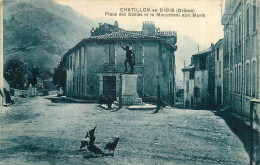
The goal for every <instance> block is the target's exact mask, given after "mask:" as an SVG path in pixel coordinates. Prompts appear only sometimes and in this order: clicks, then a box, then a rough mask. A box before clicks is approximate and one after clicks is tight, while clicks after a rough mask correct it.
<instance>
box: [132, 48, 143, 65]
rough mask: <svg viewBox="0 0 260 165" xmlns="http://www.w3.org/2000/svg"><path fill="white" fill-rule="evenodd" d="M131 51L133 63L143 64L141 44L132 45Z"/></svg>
mask: <svg viewBox="0 0 260 165" xmlns="http://www.w3.org/2000/svg"><path fill="white" fill-rule="evenodd" d="M133 52H134V53H135V64H136V65H143V57H144V47H143V46H141V45H137V46H134V47H133Z"/></svg>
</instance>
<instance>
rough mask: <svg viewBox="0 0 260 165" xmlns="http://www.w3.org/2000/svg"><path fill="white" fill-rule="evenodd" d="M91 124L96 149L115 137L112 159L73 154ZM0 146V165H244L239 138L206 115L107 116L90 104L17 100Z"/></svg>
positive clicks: (1, 122) (2, 127)
mask: <svg viewBox="0 0 260 165" xmlns="http://www.w3.org/2000/svg"><path fill="white" fill-rule="evenodd" d="M96 125H97V129H96V133H95V135H96V145H97V146H99V147H100V148H103V147H104V146H105V145H106V143H107V142H108V141H111V138H112V137H114V136H119V137H120V140H119V143H118V147H117V149H116V151H115V155H114V157H112V156H105V157H98V158H92V157H88V155H90V153H89V152H88V151H78V149H79V146H80V140H81V139H82V137H84V136H85V134H86V132H87V131H88V130H89V129H91V128H93V127H94V126H96ZM0 147H1V148H0V162H2V163H3V164H11V165H12V164H149V165H152V164H177V165H180V164H188V165H196V164H205V165H210V164H227V165H239V164H241V165H245V164H249V163H248V162H249V156H248V154H247V153H246V151H245V149H244V147H243V144H242V143H241V141H240V140H239V138H238V137H237V136H236V135H234V134H233V133H232V131H231V130H230V129H229V127H228V126H227V125H226V123H225V122H224V120H223V119H222V118H220V117H218V116H215V115H214V114H213V113H211V112H209V111H195V110H194V111H192V110H178V109H164V110H163V111H162V112H160V113H158V114H151V111H130V110H126V109H121V110H119V111H117V112H110V111H107V110H104V109H102V108H101V107H98V106H97V105H96V104H61V103H51V102H50V101H49V100H46V99H44V98H43V97H35V98H32V99H31V100H28V99H23V100H19V101H18V102H17V103H16V104H15V105H13V108H11V109H9V110H8V111H5V112H4V113H2V114H0ZM84 156H87V157H84Z"/></svg>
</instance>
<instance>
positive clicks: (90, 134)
mask: <svg viewBox="0 0 260 165" xmlns="http://www.w3.org/2000/svg"><path fill="white" fill-rule="evenodd" d="M96 128H97V126H96V127H95V128H93V129H91V130H89V131H88V133H89V136H90V137H92V136H94V133H95V130H96Z"/></svg>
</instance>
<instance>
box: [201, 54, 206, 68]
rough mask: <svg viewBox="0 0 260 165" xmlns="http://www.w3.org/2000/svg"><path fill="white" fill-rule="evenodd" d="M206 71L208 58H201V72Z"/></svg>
mask: <svg viewBox="0 0 260 165" xmlns="http://www.w3.org/2000/svg"><path fill="white" fill-rule="evenodd" d="M205 69H206V56H201V57H200V70H205Z"/></svg>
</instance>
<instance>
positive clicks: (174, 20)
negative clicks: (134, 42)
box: [55, 0, 224, 47]
mask: <svg viewBox="0 0 260 165" xmlns="http://www.w3.org/2000/svg"><path fill="white" fill-rule="evenodd" d="M55 1H56V2H58V3H60V4H62V5H67V6H70V7H71V8H73V9H74V10H76V11H78V12H79V13H81V14H82V15H84V16H86V17H87V18H88V19H91V20H93V21H95V22H100V21H102V22H103V23H104V22H106V23H111V24H113V23H114V21H115V20H117V21H118V22H119V27H120V28H122V29H126V30H141V29H142V22H143V21H153V22H154V23H155V26H156V27H157V28H160V30H161V31H169V30H171V31H177V33H178V34H183V35H187V36H189V37H191V38H192V39H194V40H195V41H196V42H198V43H199V44H201V45H204V46H206V47H209V46H210V44H211V43H216V42H217V41H218V40H219V39H220V38H222V37H223V26H222V25H221V0H142V1H140V0H107V1H105V0H73V1H72V0H55ZM223 5H224V0H223ZM120 8H137V9H140V8H150V9H157V10H158V11H160V9H161V8H162V9H166V8H168V9H174V13H171V12H168V13H165V12H163V14H169V13H171V14H177V13H176V9H193V10H194V13H197V14H204V15H205V17H192V16H191V17H156V16H150V15H148V16H118V14H119V13H120ZM223 8H224V7H223ZM106 12H109V13H117V16H105V13H106ZM151 13H153V12H151ZM156 13H157V12H155V13H154V14H156ZM148 14H150V13H148ZM180 14H183V13H180ZM97 26H98V25H97Z"/></svg>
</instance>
